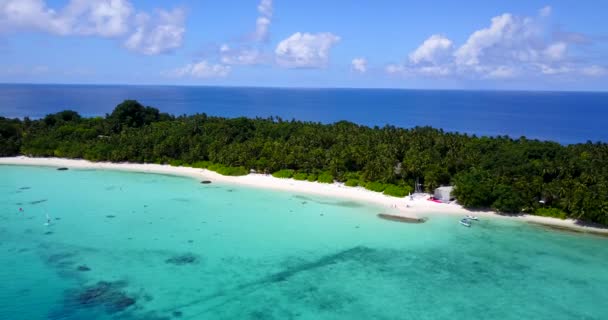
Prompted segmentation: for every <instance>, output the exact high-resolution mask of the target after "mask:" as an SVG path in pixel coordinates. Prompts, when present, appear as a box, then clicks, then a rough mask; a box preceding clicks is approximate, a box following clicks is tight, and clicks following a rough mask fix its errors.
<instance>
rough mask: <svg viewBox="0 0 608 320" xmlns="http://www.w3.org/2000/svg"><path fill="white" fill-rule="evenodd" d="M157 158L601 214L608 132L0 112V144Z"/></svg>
mask: <svg viewBox="0 0 608 320" xmlns="http://www.w3.org/2000/svg"><path fill="white" fill-rule="evenodd" d="M17 154H25V155H30V156H55V157H65V158H84V159H88V160H91V161H102V160H103V161H130V162H146V163H168V164H171V165H183V166H192V167H199V168H208V169H211V170H214V171H217V172H219V173H222V174H227V175H242V174H247V173H249V170H250V169H254V170H256V171H258V172H266V173H273V175H275V176H277V177H281V178H294V179H298V180H309V181H319V182H325V183H331V182H333V181H334V180H337V181H342V182H345V184H346V185H348V186H363V187H365V188H368V189H370V190H373V191H378V192H384V193H386V194H388V195H393V196H401V197H402V196H405V195H407V194H408V193H409V192H411V191H412V189H413V185H414V183H415V181H416V180H418V181H419V182H421V183H422V185H423V188H424V189H425V190H426V191H432V190H433V189H434V188H436V187H438V186H441V185H448V184H452V185H454V186H455V191H454V193H455V196H456V198H457V199H458V201H459V203H461V204H462V205H464V206H465V207H469V208H492V209H495V210H497V211H499V212H506V213H512V212H522V211H523V212H528V213H534V214H539V215H548V216H556V217H561V218H565V217H571V218H576V219H581V220H584V221H590V222H598V223H602V224H608V144H605V143H595V144H594V143H590V142H589V143H585V144H576V145H568V146H562V145H560V144H558V143H555V142H546V141H537V140H528V139H525V138H523V137H522V138H519V139H511V138H509V137H476V136H469V135H465V134H457V133H446V132H443V131H442V130H437V129H433V128H429V127H416V128H413V129H402V128H396V127H393V126H385V127H382V128H379V127H374V128H370V127H365V126H360V125H356V124H354V123H350V122H346V121H341V122H337V123H334V124H329V125H327V124H320V123H311V122H301V121H294V120H292V121H284V120H282V119H280V118H274V117H270V118H267V119H262V118H256V119H247V118H233V119H227V118H220V117H211V116H207V115H205V114H197V115H191V116H179V117H175V116H171V115H168V114H165V113H160V112H159V111H158V110H157V109H155V108H151V107H144V106H142V105H141V104H139V103H138V102H137V101H133V100H127V101H124V102H123V103H121V104H119V105H118V106H117V107H116V108H115V109H114V111H113V112H112V113H111V114H109V115H106V116H105V117H96V118H82V117H81V116H80V115H79V114H78V113H76V112H74V111H62V112H59V113H55V114H50V115H47V116H46V117H45V118H43V119H40V120H30V119H28V118H25V119H23V120H19V119H6V118H1V117H0V156H10V155H17Z"/></svg>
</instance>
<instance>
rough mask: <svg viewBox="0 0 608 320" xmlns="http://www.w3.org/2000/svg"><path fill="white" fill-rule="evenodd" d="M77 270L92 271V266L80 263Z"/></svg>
mask: <svg viewBox="0 0 608 320" xmlns="http://www.w3.org/2000/svg"><path fill="white" fill-rule="evenodd" d="M76 270H78V271H82V272H86V271H91V268H89V267H88V266H86V265H80V266H78V268H76Z"/></svg>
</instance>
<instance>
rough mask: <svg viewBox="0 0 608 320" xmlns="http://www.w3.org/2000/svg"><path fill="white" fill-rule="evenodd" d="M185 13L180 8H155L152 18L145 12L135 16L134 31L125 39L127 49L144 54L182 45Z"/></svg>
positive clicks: (168, 50)
mask: <svg viewBox="0 0 608 320" xmlns="http://www.w3.org/2000/svg"><path fill="white" fill-rule="evenodd" d="M184 22H185V14H184V11H183V10H182V9H179V8H176V9H173V10H172V11H165V10H157V12H156V16H154V19H152V17H151V16H150V15H148V14H146V13H140V14H138V15H137V17H136V25H137V27H136V28H135V32H134V33H133V34H131V36H129V38H127V40H126V41H125V47H126V48H128V49H129V50H132V51H136V52H139V53H143V54H145V55H157V54H161V53H167V52H171V51H173V50H174V49H176V48H179V47H180V46H181V45H182V41H183V37H184V33H185V32H186V28H185V27H184Z"/></svg>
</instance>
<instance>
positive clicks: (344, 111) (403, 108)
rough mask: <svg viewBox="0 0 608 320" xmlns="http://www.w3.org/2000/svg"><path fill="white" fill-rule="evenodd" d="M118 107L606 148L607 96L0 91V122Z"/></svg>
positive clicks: (6, 87)
mask: <svg viewBox="0 0 608 320" xmlns="http://www.w3.org/2000/svg"><path fill="white" fill-rule="evenodd" d="M125 99H136V100H138V101H140V102H141V103H142V104H144V105H149V106H153V107H156V108H159V109H160V110H161V111H163V112H168V113H171V114H174V115H181V114H194V113H207V114H208V115H213V116H224V117H240V116H246V117H269V116H279V117H281V118H283V119H287V120H291V119H297V120H304V121H315V122H322V123H332V122H336V121H340V120H348V121H352V122H355V123H358V124H363V125H368V126H376V125H377V126H384V125H386V124H389V125H394V126H398V127H404V128H411V127H415V126H427V125H428V126H433V127H435V128H441V129H443V130H445V131H450V132H462V133H467V134H475V135H485V136H497V135H509V136H511V137H514V138H519V137H521V136H526V137H527V138H530V139H541V140H552V141H557V142H560V143H563V144H571V143H584V142H587V141H592V142H597V141H602V142H608V130H606V128H607V127H608V92H604V93H591V92H524V91H437V90H392V89H390V90H389V89H288V88H236V87H235V88H232V87H185V86H181V87H180V86H125V85H27V84H3V85H0V116H4V117H25V116H29V117H31V118H40V117H44V116H45V115H46V114H48V113H53V112H57V111H61V110H64V109H72V110H76V111H78V112H79V113H81V114H82V115H85V116H103V115H105V114H106V113H110V112H112V110H113V108H114V107H115V106H116V105H117V104H118V103H120V102H122V101H123V100H125Z"/></svg>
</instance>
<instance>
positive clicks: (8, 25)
mask: <svg viewBox="0 0 608 320" xmlns="http://www.w3.org/2000/svg"><path fill="white" fill-rule="evenodd" d="M132 13H133V6H132V5H131V3H129V2H128V1H127V0H90V1H87V0H71V1H69V2H68V4H67V5H66V6H65V7H64V8H63V9H61V10H59V11H58V10H55V9H52V8H49V7H48V6H47V4H46V2H45V1H43V0H0V26H1V27H2V28H1V30H3V31H5V32H17V31H39V32H46V33H51V34H56V35H63V36H65V35H95V36H102V37H115V36H119V35H122V34H125V33H126V32H127V31H128V29H129V25H128V23H129V17H130V16H131V14H132Z"/></svg>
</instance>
